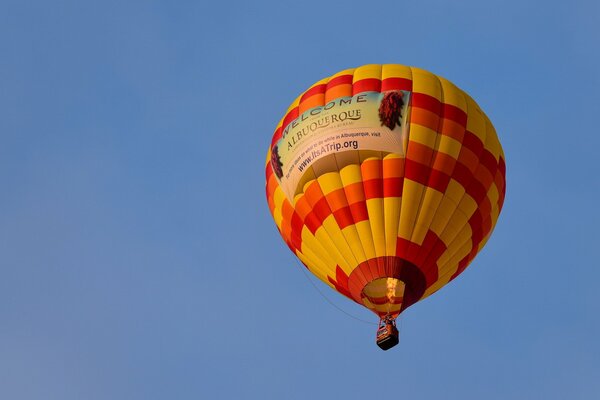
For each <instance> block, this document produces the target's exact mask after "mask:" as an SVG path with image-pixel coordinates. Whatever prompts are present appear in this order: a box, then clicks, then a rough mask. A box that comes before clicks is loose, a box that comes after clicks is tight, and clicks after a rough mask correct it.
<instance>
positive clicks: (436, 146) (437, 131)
mask: <svg viewBox="0 0 600 400" xmlns="http://www.w3.org/2000/svg"><path fill="white" fill-rule="evenodd" d="M410 68H411V71H412V67H410ZM430 75H432V76H434V77H435V79H436V80H437V81H438V84H439V88H440V97H441V99H436V100H438V101H439V102H440V107H441V105H442V104H443V100H444V91H443V87H442V84H441V82H440V80H439V78H438V77H437V75H435V74H432V73H430ZM413 77H414V75H413ZM413 85H414V80H413ZM413 88H414V86H413ZM413 93H414V92H413ZM441 114H442V115H443V109H442V110H441ZM441 124H442V116H440V114H438V122H437V128H436V130H435V132H436V137H435V144H434V148H433V152H432V154H431V156H430V159H429V162H428V165H427V166H428V167H429V168H428V175H427V181H429V178H430V176H431V170H432V168H431V166H432V162H433V160H434V153H435V152H436V151H437V150H438V149H439V144H440V137H441V134H440V127H441ZM409 146H410V144H409ZM406 155H407V156H408V148H407V154H406ZM419 184H421V183H420V182H419ZM421 185H422V186H423V190H422V192H421V195H420V198H419V204H418V206H417V212H416V214H415V220H414V223H413V224H412V227H411V231H410V235H408V240H409V241H410V242H411V243H413V237H414V232H415V226H416V223H417V221H418V220H419V217H420V216H421V211H422V207H423V200H424V199H425V194H426V192H427V188H428V186H427V185H423V184H421Z"/></svg>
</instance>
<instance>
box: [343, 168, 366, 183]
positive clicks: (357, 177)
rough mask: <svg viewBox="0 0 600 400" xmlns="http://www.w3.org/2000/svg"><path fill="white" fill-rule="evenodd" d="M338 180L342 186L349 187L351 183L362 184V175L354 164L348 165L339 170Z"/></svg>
mask: <svg viewBox="0 0 600 400" xmlns="http://www.w3.org/2000/svg"><path fill="white" fill-rule="evenodd" d="M340 178H341V179H342V184H343V185H344V186H348V185H351V184H353V183H358V182H362V175H361V173H360V166H359V165H356V164H351V165H348V166H346V167H344V168H342V169H341V170H340Z"/></svg>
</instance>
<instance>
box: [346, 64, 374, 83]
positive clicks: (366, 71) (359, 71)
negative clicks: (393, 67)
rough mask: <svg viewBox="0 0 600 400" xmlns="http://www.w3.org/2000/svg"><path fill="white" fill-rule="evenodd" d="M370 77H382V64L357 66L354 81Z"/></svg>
mask: <svg viewBox="0 0 600 400" xmlns="http://www.w3.org/2000/svg"><path fill="white" fill-rule="evenodd" d="M369 78H374V79H381V65H380V64H368V65H363V66H362V67H358V68H356V69H355V70H354V77H353V78H352V83H354V82H357V81H360V80H363V79H369Z"/></svg>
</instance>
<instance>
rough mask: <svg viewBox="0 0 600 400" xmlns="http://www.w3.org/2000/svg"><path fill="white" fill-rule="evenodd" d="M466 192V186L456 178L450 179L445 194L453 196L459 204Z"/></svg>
mask: <svg viewBox="0 0 600 400" xmlns="http://www.w3.org/2000/svg"><path fill="white" fill-rule="evenodd" d="M464 194H465V188H464V187H463V186H462V185H461V184H460V183H458V182H457V181H455V180H454V179H450V182H449V183H448V188H447V189H446V193H445V196H446V197H449V198H451V199H452V200H453V201H454V202H455V203H456V204H459V203H460V200H461V199H462V197H463V196H464Z"/></svg>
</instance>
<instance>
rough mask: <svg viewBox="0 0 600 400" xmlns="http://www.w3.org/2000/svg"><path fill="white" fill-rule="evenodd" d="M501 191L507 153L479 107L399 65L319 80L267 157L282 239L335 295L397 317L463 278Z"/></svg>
mask: <svg viewBox="0 0 600 400" xmlns="http://www.w3.org/2000/svg"><path fill="white" fill-rule="evenodd" d="M504 194H505V162H504V153H503V150H502V147H501V145H500V142H499V140H498V136H497V135H496V131H495V130H494V127H493V125H492V123H491V122H490V120H489V119H488V117H487V116H486V115H485V113H484V112H483V111H482V110H481V109H480V108H479V106H478V105H477V103H475V101H474V100H473V99H472V98H471V97H470V96H469V95H468V94H467V93H465V92H464V91H462V90H461V89H459V88H458V87H456V86H455V85H454V84H452V83H451V82H449V81H448V80H446V79H444V78H441V77H439V76H437V75H434V74H432V73H430V72H427V71H425V70H423V69H419V68H415V67H408V66H403V65H397V64H386V65H365V66H362V67H359V68H355V69H348V70H344V71H341V72H339V73H337V74H335V75H333V76H331V77H329V78H325V79H323V80H320V81H318V82H316V83H315V84H314V85H312V86H311V87H310V88H308V90H306V91H305V92H304V93H302V94H301V95H300V96H299V97H298V98H297V99H296V100H295V101H294V102H293V103H292V104H291V106H290V107H289V109H288V110H287V112H286V113H285V115H284V116H283V118H282V119H281V121H280V122H279V124H278V125H277V128H276V129H275V133H274V134H273V139H272V141H271V145H270V146H269V151H268V154H267V160H266V195H267V201H268V204H269V209H270V211H271V214H272V216H273V219H274V220H275V224H276V225H277V229H278V230H279V233H280V234H281V237H282V238H283V240H284V241H285V243H286V244H287V245H288V247H289V248H290V250H291V251H292V252H293V253H294V254H295V255H296V256H297V257H298V258H299V259H300V261H301V262H302V263H303V264H304V266H305V267H306V268H307V269H308V270H309V271H310V272H311V273H312V274H314V275H315V276H316V277H318V278H319V279H320V280H321V281H323V282H324V283H325V284H327V285H329V286H330V287H331V288H332V289H333V290H335V291H337V292H339V293H341V294H342V295H344V296H346V297H347V298H349V299H351V300H353V301H355V302H356V303H358V304H360V305H362V306H364V307H366V308H368V309H369V310H371V311H373V312H374V313H375V314H377V315H378V316H379V318H380V323H379V329H378V330H377V340H376V341H377V344H378V345H379V347H381V348H382V349H384V350H387V349H389V348H390V347H393V346H394V345H396V344H397V343H398V331H397V328H396V326H395V319H396V318H397V317H398V315H399V314H400V313H402V312H403V311H404V310H406V309H407V308H408V307H410V306H411V305H413V304H415V303H417V302H418V301H420V300H423V299H425V298H426V297H428V296H430V295H431V294H433V293H435V292H436V291H438V290H439V289H441V288H442V287H443V286H444V285H446V284H447V283H449V282H450V281H452V280H453V279H454V278H456V277H457V276H458V275H460V274H461V273H462V272H463V271H464V270H465V268H466V267H467V266H468V265H469V264H470V262H471V261H472V260H473V258H474V257H475V256H476V255H477V253H478V252H479V251H480V250H481V249H482V248H483V246H484V245H485V243H486V242H487V240H488V238H489V237H490V234H491V232H492V230H493V228H494V226H495V224H496V221H497V219H498V216H499V213H500V210H501V209H502V204H503V201H504Z"/></svg>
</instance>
